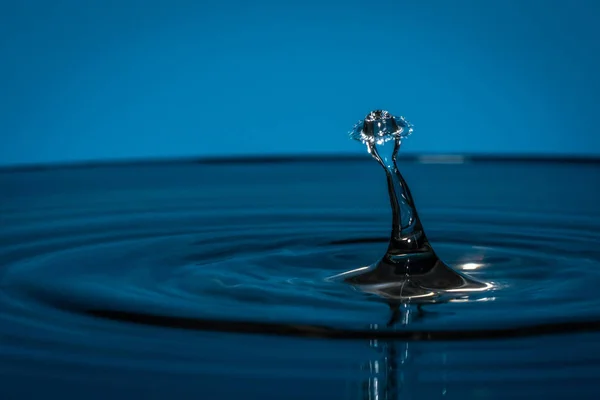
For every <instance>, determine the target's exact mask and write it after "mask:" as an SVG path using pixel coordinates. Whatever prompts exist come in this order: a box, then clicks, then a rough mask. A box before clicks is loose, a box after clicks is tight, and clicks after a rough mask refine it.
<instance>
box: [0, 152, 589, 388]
mask: <svg viewBox="0 0 600 400" xmlns="http://www.w3.org/2000/svg"><path fill="white" fill-rule="evenodd" d="M458 160H461V159H458ZM455 161H456V160H455ZM468 161H469V160H467V162H462V163H453V164H436V163H419V162H415V161H414V160H404V161H399V162H398V164H399V167H400V168H401V170H402V173H403V175H404V177H405V179H406V180H407V182H408V184H409V185H410V188H411V191H412V195H413V198H414V200H415V203H416V206H417V208H418V210H419V216H420V219H421V222H422V223H423V226H424V227H425V228H426V230H427V236H428V239H429V241H430V242H431V244H432V245H433V247H434V248H435V249H436V253H437V254H438V255H439V256H440V258H441V259H442V260H444V261H445V262H446V263H447V264H448V265H449V266H451V267H452V268H454V269H456V270H457V271H462V272H465V273H468V274H469V275H470V276H472V277H473V278H475V279H477V280H480V281H482V282H490V283H493V289H491V290H489V291H486V292H485V293H483V294H481V295H478V296H469V297H465V298H456V299H452V301H447V302H443V303H438V304H428V305H424V306H423V307H420V308H416V307H414V306H411V305H407V306H404V305H403V306H401V307H400V310H398V311H396V312H393V311H392V309H393V307H391V306H390V304H388V303H387V301H386V300H385V299H383V298H381V297H379V296H377V295H375V294H372V293H366V292H364V291H361V290H358V289H357V288H355V287H353V286H352V285H348V284H346V283H344V282H339V281H331V280H328V279H327V278H328V277H330V276H333V275H336V274H339V273H342V272H345V271H348V270H352V269H355V268H359V267H361V266H364V265H369V264H371V263H372V262H373V261H374V260H376V259H377V258H378V257H380V256H381V254H382V253H384V252H385V249H386V247H387V244H388V240H389V229H390V218H391V215H390V209H389V200H388V197H387V189H386V183H385V180H383V179H381V172H380V171H379V166H378V165H376V164H375V163H373V162H372V160H369V159H368V157H367V156H365V157H364V158H358V159H329V160H325V159H313V160H300V159H298V160H287V161H285V160H279V161H273V160H272V161H268V160H267V161H264V162H259V161H254V162H233V163H224V162H202V163H172V164H155V165H149V164H146V165H142V164H139V165H121V166H119V165H105V166H90V167H85V168H84V167H78V168H54V169H53V168H40V169H29V170H4V171H0V193H1V200H0V227H1V229H0V384H1V386H0V393H6V394H7V396H4V397H3V398H22V397H27V396H30V397H31V396H41V395H42V394H43V395H48V394H62V395H63V396H64V395H68V397H69V396H70V397H74V398H82V397H85V398H106V397H107V396H112V397H118V398H120V397H129V398H130V397H131V396H136V397H140V398H141V397H144V398H163V397H166V396H171V397H173V398H209V397H210V398H216V397H217V396H221V397H242V396H243V397H244V398H257V399H258V398H262V399H264V398H292V399H295V398H298V399H301V398H302V399H303V398H328V399H337V398H339V399H346V398H350V399H375V398H379V399H395V398H403V399H404V398H438V397H439V398H465V397H469V398H485V399H488V398H505V397H506V396H507V395H509V394H510V395H511V396H513V397H519V396H522V397H528V398H530V397H531V396H541V395H546V396H548V397H550V398H552V397H556V396H563V395H568V394H570V393H572V392H573V390H577V391H578V393H581V394H580V396H583V397H586V396H588V397H590V398H594V396H595V394H596V393H597V389H596V386H597V385H596V381H597V377H598V376H599V374H600V299H599V297H598V296H597V288H598V286H599V285H600V229H599V228H600V210H599V207H598V204H600V201H599V200H600V189H598V176H600V175H599V174H600V165H599V164H597V163H568V162H560V163H559V162H554V163H553V162H521V161H502V162H500V161H489V160H488V161H472V162H468ZM574 388H575V389H574Z"/></svg>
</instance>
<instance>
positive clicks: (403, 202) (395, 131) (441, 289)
mask: <svg viewBox="0 0 600 400" xmlns="http://www.w3.org/2000/svg"><path fill="white" fill-rule="evenodd" d="M412 132H413V128H412V125H411V124H410V123H409V122H408V121H407V120H406V119H405V118H404V117H394V116H392V115H391V114H390V113H389V112H387V111H383V110H377V111H372V112H371V113H369V114H368V115H367V116H366V117H365V119H364V120H361V121H359V122H358V123H357V124H355V125H354V129H353V130H352V131H351V132H350V137H351V138H352V139H355V140H360V141H361V142H362V143H364V144H365V145H366V147H367V151H368V152H369V154H371V156H372V157H373V158H374V159H375V160H376V161H377V162H378V163H379V165H381V166H382V167H383V170H384V171H385V176H386V180H387V184H388V193H389V197H390V205H391V208H392V234H391V238H390V242H389V245H388V248H387V251H386V253H385V255H384V256H383V257H382V258H381V259H380V260H379V261H377V262H376V263H375V264H373V265H371V266H368V267H361V268H358V269H355V270H353V271H349V272H346V273H343V274H340V275H337V276H336V278H343V279H344V280H345V281H346V282H348V283H351V284H354V285H356V286H357V287H359V288H360V289H361V290H363V291H366V292H370V293H375V294H377V295H379V296H382V297H385V298H388V299H394V300H400V301H401V302H405V301H413V300H415V301H416V302H432V301H438V300H440V298H442V297H461V296H465V295H468V294H470V293H473V292H482V291H485V290H488V289H491V288H492V285H491V284H488V283H484V282H479V281H477V280H475V279H473V278H471V277H469V276H467V275H465V274H462V273H459V272H457V271H455V270H453V269H452V268H450V267H449V266H447V265H446V264H445V263H444V262H443V261H442V260H440V258H439V257H438V256H437V255H436V253H435V251H434V250H433V248H432V246H431V244H430V243H429V241H428V240H427V236H426V235H425V231H424V230H423V226H422V224H421V221H420V219H419V215H418V213H417V210H416V208H415V204H414V200H413V198H412V196H411V194H410V190H409V188H408V185H407V183H406V181H405V180H404V178H403V177H402V174H401V173H400V171H399V169H398V165H397V163H396V157H397V154H398V151H399V150H400V145H401V143H402V139H404V138H406V137H407V136H408V135H410V134H411V133H412Z"/></svg>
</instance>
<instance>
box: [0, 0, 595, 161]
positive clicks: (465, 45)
mask: <svg viewBox="0 0 600 400" xmlns="http://www.w3.org/2000/svg"><path fill="white" fill-rule="evenodd" d="M599 10H600V2H598V1H594V0H577V1H564V0H561V1H555V0H508V1H507V0H502V1H481V0H458V1H444V0H429V1H417V0H414V1H389V2H386V1H368V0H364V1H354V0H349V1H344V2H343V3H342V2H337V1H312V0H302V1H281V2H275V1H272V2H265V1H252V2H246V1H241V0H237V1H235V0H224V1H215V2H212V1H211V2H207V1H178V0H171V1H151V0H145V1H142V0H139V1H134V0H104V1H92V0H90V1H79V0H63V1H53V2H48V1H31V0H22V1H18V2H16V1H15V2H8V1H2V3H1V5H0V52H1V62H0V107H1V108H0V110H1V111H0V164H3V165H7V164H23V163H47V162H70V161H80V160H112V159H134V158H162V157H180V156H205V155H210V156H218V155H238V154H244V155H247V154H250V155H253V154H304V153H358V152H362V151H364V149H362V148H361V146H359V145H357V144H356V143H353V142H351V141H350V140H348V139H347V136H346V133H347V131H348V130H349V129H350V128H351V126H352V124H353V123H354V122H356V120H358V119H360V118H362V117H363V116H364V114H365V113H366V112H368V111H370V110H371V109H375V108H384V109H388V110H389V111H391V112H393V113H396V114H402V115H405V116H406V117H407V118H408V119H409V120H410V121H411V122H413V123H414V124H415V135H413V137H412V138H411V139H410V140H409V141H408V142H407V143H406V146H405V149H404V151H406V152H407V153H408V152H414V153H501V154H566V155H598V154H600V139H599V137H598V135H597V133H596V129H597V128H596V125H597V124H596V117H597V115H598V110H599V106H600V94H599V93H600V77H599V76H598V71H600V61H599V56H598V54H600V43H599V42H600V40H599V37H600V24H598V17H599V16H600V12H599Z"/></svg>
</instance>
